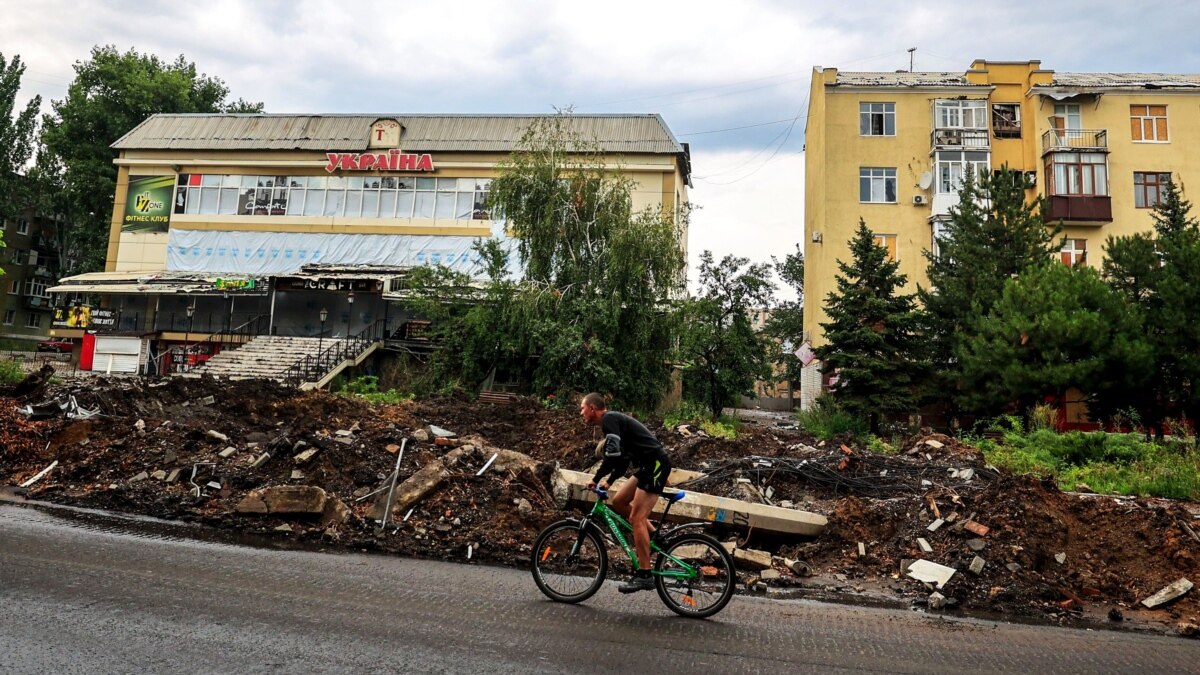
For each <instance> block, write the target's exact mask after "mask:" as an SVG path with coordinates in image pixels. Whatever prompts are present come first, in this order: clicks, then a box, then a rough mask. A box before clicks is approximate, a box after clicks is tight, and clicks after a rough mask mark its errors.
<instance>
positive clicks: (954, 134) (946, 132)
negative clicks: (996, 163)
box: [930, 128, 992, 151]
mask: <svg viewBox="0 0 1200 675" xmlns="http://www.w3.org/2000/svg"><path fill="white" fill-rule="evenodd" d="M991 143H992V142H991V137H990V136H989V135H988V130H987V129H963V128H952V129H934V130H933V132H932V133H931V134H930V147H931V149H932V150H934V151H937V150H953V149H961V148H974V149H980V150H987V149H989V148H991Z"/></svg>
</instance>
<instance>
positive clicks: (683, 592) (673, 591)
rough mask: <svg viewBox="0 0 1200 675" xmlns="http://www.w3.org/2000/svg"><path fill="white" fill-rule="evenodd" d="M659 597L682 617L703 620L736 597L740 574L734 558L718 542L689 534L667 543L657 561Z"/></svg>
mask: <svg viewBox="0 0 1200 675" xmlns="http://www.w3.org/2000/svg"><path fill="white" fill-rule="evenodd" d="M654 570H655V575H654V585H655V587H656V588H657V589H658V597H660V598H662V601H663V603H664V604H666V606H667V607H669V608H670V609H671V611H673V612H675V613H676V614H679V615H680V616H686V617H691V618H694V619H703V618H705V617H709V616H712V615H713V614H716V613H717V612H719V611H721V610H722V609H724V608H725V605H727V604H729V600H730V599H731V598H732V597H733V590H734V584H736V583H737V571H736V569H735V568H734V565H733V557H732V556H730V555H729V552H728V551H726V550H725V547H724V546H721V543H720V542H718V541H717V540H716V539H713V538H712V537H711V536H709V535H707V534H704V533H702V532H687V533H684V534H681V535H679V536H678V537H674V538H672V539H670V540H668V541H667V543H666V545H665V546H663V552H662V553H660V554H659V556H658V558H657V559H656V560H655V561H654Z"/></svg>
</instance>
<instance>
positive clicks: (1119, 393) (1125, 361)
mask: <svg viewBox="0 0 1200 675" xmlns="http://www.w3.org/2000/svg"><path fill="white" fill-rule="evenodd" d="M1140 328H1141V326H1140V322H1139V320H1138V317H1137V315H1136V314H1134V313H1130V312H1128V311H1127V309H1126V303H1125V301H1124V299H1123V298H1122V297H1121V296H1120V295H1119V294H1118V293H1117V292H1116V291H1114V290H1113V289H1112V288H1110V287H1109V286H1108V285H1106V284H1105V283H1104V281H1103V280H1102V279H1101V278H1100V274H1099V273H1098V272H1097V271H1096V270H1095V269H1092V268H1089V267H1083V266H1076V267H1068V266H1066V265H1062V264H1057V263H1051V264H1044V265H1040V266H1036V267H1031V268H1029V269H1026V270H1025V271H1024V272H1022V274H1021V275H1020V276H1019V277H1016V278H1014V279H1010V280H1009V281H1008V283H1006V284H1005V286H1004V289H1003V291H1002V293H1001V296H1000V298H999V299H998V300H997V301H996V302H995V303H994V304H993V305H992V309H991V311H990V312H989V313H988V316H987V317H986V318H985V319H984V320H983V321H980V322H979V323H978V332H977V333H975V334H974V335H971V336H970V337H969V338H967V342H966V344H965V346H964V349H963V352H962V353H963V358H962V361H961V369H962V372H963V374H964V379H965V380H966V381H967V382H968V383H969V386H968V389H967V391H968V392H969V398H970V399H971V402H972V403H973V404H974V407H976V408H978V409H986V410H1002V409H1012V406H1014V405H1015V406H1016V407H1015V411H1017V412H1021V411H1025V410H1028V409H1029V408H1030V407H1032V406H1033V405H1034V404H1035V403H1037V402H1039V401H1041V400H1042V398H1043V397H1045V396H1047V395H1054V396H1057V397H1058V398H1059V400H1065V397H1066V395H1067V393H1068V391H1069V390H1071V389H1078V390H1079V391H1081V392H1083V395H1084V402H1086V403H1087V404H1088V406H1089V411H1090V412H1091V413H1092V414H1093V415H1096V416H1097V417H1098V418H1103V416H1105V415H1108V414H1111V413H1112V412H1115V411H1116V410H1118V409H1121V408H1125V407H1127V406H1128V405H1130V403H1131V402H1132V401H1133V399H1134V398H1136V396H1137V394H1136V392H1137V390H1138V389H1139V388H1140V387H1141V386H1142V385H1143V383H1144V381H1145V379H1146V377H1147V375H1148V373H1149V366H1150V364H1151V361H1152V352H1151V349H1150V345H1149V344H1148V343H1147V342H1146V341H1145V340H1144V339H1143V338H1142V336H1141V330H1140Z"/></svg>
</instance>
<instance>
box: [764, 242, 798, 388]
mask: <svg viewBox="0 0 1200 675" xmlns="http://www.w3.org/2000/svg"><path fill="white" fill-rule="evenodd" d="M771 260H772V263H773V264H774V267H775V272H776V273H777V274H778V275H779V278H780V280H782V281H783V283H785V284H787V286H789V287H790V288H791V289H792V290H793V291H795V293H796V299H795V300H784V301H782V302H780V303H778V304H777V305H776V306H775V308H774V309H773V310H772V311H771V316H770V318H768V319H767V325H766V327H765V328H763V333H764V334H766V335H767V336H768V337H770V338H771V339H772V340H773V342H772V352H771V361H772V362H773V363H774V364H775V366H776V367H777V368H778V369H779V371H780V374H781V375H782V377H783V379H784V380H787V382H788V383H789V387H788V391H789V392H792V391H794V389H795V387H793V386H790V385H791V384H795V385H799V383H800V373H801V371H802V370H803V369H804V364H803V363H801V362H800V359H799V358H798V357H797V356H796V354H795V352H796V348H797V347H799V346H800V344H801V342H803V340H804V252H803V251H802V250H801V248H800V245H799V244H796V250H795V251H794V252H792V253H789V254H787V256H785V257H784V259H783V260H779V259H778V258H775V257H772V258H771Z"/></svg>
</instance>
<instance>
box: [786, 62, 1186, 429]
mask: <svg viewBox="0 0 1200 675" xmlns="http://www.w3.org/2000/svg"><path fill="white" fill-rule="evenodd" d="M805 143H806V145H805V148H806V156H805V169H806V173H805V214H804V221H805V234H804V242H805V244H804V255H805V270H804V272H805V276H804V283H805V296H806V297H807V298H809V299H810V302H808V303H806V304H805V308H804V324H805V327H806V335H805V340H806V343H805V346H807V347H816V346H820V345H822V344H824V336H823V335H822V332H821V327H820V324H821V323H822V322H825V321H827V320H828V319H827V317H826V313H825V309H824V301H825V298H826V297H827V296H828V294H829V293H830V292H831V291H833V290H834V289H835V288H836V284H835V281H834V279H835V276H836V275H837V273H838V270H837V262H838V261H839V260H849V258H850V253H849V247H848V242H849V240H850V239H851V237H852V236H853V233H854V230H855V228H856V227H857V225H858V221H859V219H860V218H862V219H863V220H864V221H866V223H867V226H868V227H869V228H871V230H872V231H873V232H874V233H875V234H876V237H877V241H878V242H879V243H880V244H881V245H883V246H885V247H886V248H887V249H888V252H889V254H890V255H891V256H892V257H893V259H895V260H898V261H899V263H900V272H901V273H902V274H905V275H907V276H908V285H907V287H905V288H904V289H903V292H906V293H912V292H915V291H916V288H917V285H918V284H921V285H926V286H927V283H926V273H925V270H926V266H927V264H928V261H927V260H926V258H925V256H924V252H925V251H927V250H935V244H934V236H935V235H936V234H938V233H939V232H940V227H941V224H942V223H943V222H945V220H946V219H947V218H948V217H949V210H950V207H951V206H953V205H955V204H956V203H957V202H958V189H959V187H960V186H961V184H962V178H963V176H964V175H966V174H967V173H969V172H972V171H976V172H987V171H995V170H998V169H999V168H1001V167H1002V166H1007V167H1008V168H1009V169H1012V170H1019V171H1022V172H1025V173H1026V175H1027V176H1028V177H1029V178H1030V179H1031V182H1030V185H1032V187H1031V188H1030V192H1029V196H1030V198H1033V197H1034V196H1035V195H1036V196H1045V197H1047V198H1048V199H1049V210H1048V212H1047V213H1045V214H1044V215H1045V217H1046V219H1047V221H1048V222H1058V221H1062V223H1063V226H1064V232H1063V236H1064V237H1065V244H1064V245H1063V247H1062V251H1061V257H1062V260H1063V262H1064V263H1068V264H1076V263H1080V264H1086V265H1095V266H1099V265H1101V264H1102V260H1103V255H1104V251H1103V245H1104V241H1105V239H1106V238H1107V237H1109V236H1123V235H1130V234H1133V233H1136V232H1143V231H1148V230H1150V229H1151V228H1152V225H1153V220H1152V209H1153V207H1154V205H1155V204H1156V203H1157V202H1158V199H1159V196H1160V189H1161V186H1162V185H1163V184H1164V183H1165V182H1166V180H1167V179H1168V178H1169V179H1171V180H1173V181H1174V182H1175V184H1176V185H1177V186H1180V187H1181V188H1184V189H1185V191H1186V186H1187V182H1188V181H1189V180H1191V179H1193V178H1195V177H1197V176H1200V154H1197V153H1196V152H1194V149H1195V148H1197V147H1200V75H1167V74H1156V73H1055V72H1054V71H1052V70H1047V69H1044V68H1042V67H1041V63H1040V62H1039V61H1022V62H1007V61H1006V62H996V61H986V60H977V61H975V62H974V63H972V64H971V67H970V69H968V70H967V71H965V72H963V73H953V72H932V73H931V72H894V73H892V72H840V71H838V70H837V69H836V68H816V69H814V71H813V79H812V86H811V91H810V98H809V116H808V127H807V130H806V139H805ZM808 355H809V356H808V358H811V352H808ZM828 375H829V374H822V372H821V369H820V363H819V362H817V361H812V362H811V363H809V365H808V366H807V367H806V368H805V371H804V377H803V378H802V380H801V383H800V385H801V386H800V390H801V406H802V407H804V408H807V407H808V406H810V405H811V404H812V402H813V401H814V400H815V398H816V396H817V395H819V393H820V392H821V391H823V389H824V387H825V385H826V382H827V379H828Z"/></svg>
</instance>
